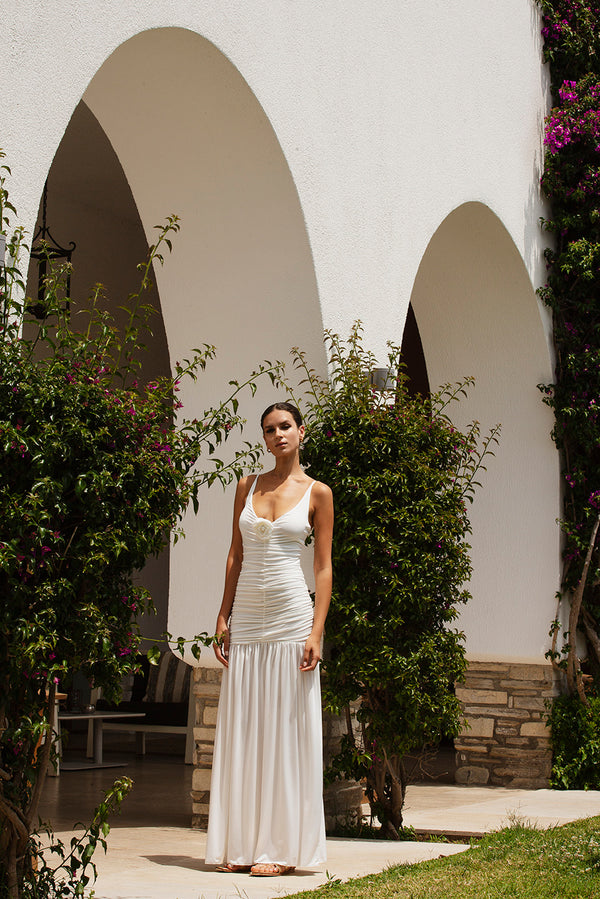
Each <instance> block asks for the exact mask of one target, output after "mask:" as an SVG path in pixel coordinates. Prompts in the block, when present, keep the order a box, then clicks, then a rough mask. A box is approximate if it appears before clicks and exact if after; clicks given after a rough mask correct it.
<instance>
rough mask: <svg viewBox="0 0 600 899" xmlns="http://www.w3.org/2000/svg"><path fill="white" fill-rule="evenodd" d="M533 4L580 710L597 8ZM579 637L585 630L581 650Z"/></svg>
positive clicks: (597, 260) (598, 566)
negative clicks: (547, 80)
mask: <svg viewBox="0 0 600 899" xmlns="http://www.w3.org/2000/svg"><path fill="white" fill-rule="evenodd" d="M539 4H540V7H541V10H542V15H543V29H542V34H543V37H544V59H545V61H546V62H548V63H549V64H550V74H551V87H552V101H553V107H552V109H551V111H550V113H549V115H548V116H547V118H546V130H545V137H544V144H545V164H544V174H543V177H542V190H543V192H544V194H545V196H546V197H547V199H548V200H549V201H550V204H551V210H552V212H551V218H549V219H547V220H545V221H544V222H543V226H544V228H545V229H546V230H547V231H548V232H549V234H550V235H551V236H552V246H551V247H549V248H548V249H547V250H546V253H545V256H546V262H547V265H548V280H547V283H546V285H545V286H544V287H543V288H541V290H540V296H541V297H542V299H543V300H544V302H545V303H546V304H547V305H548V306H549V307H550V309H551V310H552V315H553V325H554V342H555V348H556V376H555V383H554V384H551V385H543V386H542V388H541V389H542V391H543V393H544V402H546V403H547V404H548V405H549V406H550V407H551V408H552V410H553V411H554V415H555V425H554V429H553V434H552V436H553V439H554V441H555V443H556V445H557V446H558V448H559V450H560V451H561V458H562V477H563V487H564V508H563V517H562V521H561V525H562V529H563V531H564V535H565V539H564V567H563V583H562V591H563V592H562V595H561V597H560V598H568V599H569V601H570V606H569V620H568V624H565V627H564V630H562V628H561V625H560V623H559V621H558V617H557V620H556V621H555V622H554V624H553V628H552V633H553V647H552V652H551V654H550V655H551V657H552V660H553V662H554V664H555V665H556V666H557V667H558V668H559V669H562V670H563V671H564V673H565V678H566V687H567V692H568V693H569V694H571V696H573V697H576V698H577V701H579V700H580V701H581V702H583V703H584V704H587V702H588V700H587V696H586V691H585V689H584V687H585V671H584V670H583V669H582V662H581V658H584V659H585V658H586V657H587V661H586V663H585V664H587V665H588V666H589V670H588V672H587V673H588V674H589V675H592V676H593V679H594V682H595V684H596V685H599V684H600V637H599V631H600V626H599V625H600V548H599V546H598V542H599V541H598V536H599V528H600V3H597V2H589V0H588V2H586V0H539ZM577 633H580V634H581V633H583V634H585V638H586V643H587V652H581V641H579V645H578V641H577V640H576V634H577ZM585 664H584V669H585ZM592 689H594V688H593V687H592ZM588 692H589V690H588Z"/></svg>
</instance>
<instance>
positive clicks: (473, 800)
mask: <svg viewBox="0 0 600 899" xmlns="http://www.w3.org/2000/svg"><path fill="white" fill-rule="evenodd" d="M591 815H600V792H592V791H590V792H583V791H571V792H561V791H555V790H509V789H503V788H494V787H460V786H447V785H427V786H423V785H414V786H411V787H409V788H408V792H407V799H406V805H405V813H404V817H405V824H406V825H412V826H413V827H415V828H416V829H417V830H422V831H429V832H432V833H445V834H447V835H454V836H456V835H459V834H461V835H463V836H469V835H473V834H481V833H485V832H489V831H492V830H497V829H499V828H501V827H504V826H506V825H508V824H510V823H513V822H514V821H516V820H518V821H522V822H523V823H527V824H529V825H533V826H538V827H544V828H545V827H550V826H552V825H555V824H562V823H565V822H567V821H573V820H576V819H577V818H584V817H588V816H591ZM61 836H62V838H63V839H65V838H68V837H70V836H71V834H70V833H63V834H61ZM205 839H206V836H205V834H204V833H201V832H198V831H192V830H189V829H186V828H178V827H164V828H155V827H143V826H142V827H130V826H125V827H119V826H118V825H117V826H115V827H113V829H112V830H111V833H110V835H109V851H108V854H107V855H106V856H103V855H98V856H97V858H96V862H97V867H98V871H99V877H98V881H97V883H96V886H95V890H96V897H97V899H230V897H232V899H233V897H235V899H240V897H248V899H274V897H278V896H285V895H289V894H290V893H294V892H297V891H300V890H311V889H316V888H317V887H319V886H320V885H322V884H324V883H325V882H326V881H327V879H328V877H329V876H331V877H334V878H340V879H342V880H348V879H350V878H353V877H361V876H364V875H367V874H373V873H375V872H378V871H382V870H383V869H384V868H386V867H387V866H389V865H391V864H399V863H409V864H410V863H415V862H419V861H423V860H425V859H429V858H436V857H438V856H441V855H450V854H454V853H457V852H464V851H466V850H467V849H468V846H467V845H466V844H456V843H430V842H427V843H423V842H407V843H392V842H378V841H372V840H346V839H330V840H328V841H327V849H328V861H327V865H324V866H323V867H322V869H320V870H311V871H308V870H306V871H297V872H296V873H295V874H294V875H292V876H287V877H273V878H259V877H249V876H248V875H247V874H240V875H228V874H218V873H217V872H215V871H214V869H213V868H209V867H207V866H206V865H205V864H204V846H205Z"/></svg>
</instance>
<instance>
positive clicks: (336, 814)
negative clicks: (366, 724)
mask: <svg viewBox="0 0 600 899" xmlns="http://www.w3.org/2000/svg"><path fill="white" fill-rule="evenodd" d="M345 733H346V721H345V718H344V717H341V716H338V715H332V714H331V713H330V712H323V762H324V765H325V767H327V765H328V764H329V763H330V761H331V759H332V758H333V756H334V755H335V754H336V753H337V752H338V750H339V748H340V743H341V739H342V737H343V735H344V734H345ZM363 800H364V796H363V788H362V785H361V784H359V783H357V781H355V780H336V781H334V782H333V783H331V784H329V786H327V787H325V789H324V790H323V805H324V808H325V830H326V831H327V833H334V832H335V830H336V827H337V826H338V825H340V824H341V825H352V824H357V823H359V822H360V820H361V818H362V803H363Z"/></svg>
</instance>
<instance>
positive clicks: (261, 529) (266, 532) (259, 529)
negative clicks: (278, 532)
mask: <svg viewBox="0 0 600 899" xmlns="http://www.w3.org/2000/svg"><path fill="white" fill-rule="evenodd" d="M272 532H273V522H272V521H268V520H267V519H266V518H258V519H257V521H256V522H255V524H254V533H255V534H256V536H257V537H258V539H259V540H262V541H263V543H266V541H267V540H268V539H269V537H270V536H271V534H272Z"/></svg>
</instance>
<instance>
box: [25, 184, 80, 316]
mask: <svg viewBox="0 0 600 899" xmlns="http://www.w3.org/2000/svg"><path fill="white" fill-rule="evenodd" d="M47 212H48V179H46V183H45V184H44V193H43V194H42V224H41V225H40V227H39V228H38V229H37V231H36V232H35V234H34V235H33V240H32V241H31V258H32V259H37V263H38V290H37V303H33V304H32V305H30V306H29V307H28V308H29V311H30V312H33V314H34V315H35V316H36V318H40V319H44V318H45V317H46V314H47V312H46V278H47V277H48V263H50V264H51V263H52V262H53V261H54V260H58V261H63V262H66V263H67V262H68V263H70V262H71V255H72V253H73V250H74V249H75V246H76V244H75V243H74V242H73V241H71V243H70V244H69V246H68V247H62V246H61V245H60V244H59V243H58V241H56V240H55V239H54V237H53V236H52V234H51V233H50V227H49V225H48V221H47ZM70 297H71V274H70V272H68V273H67V276H66V278H65V300H66V306H65V308H66V310H67V311H68V309H69V301H70Z"/></svg>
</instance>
